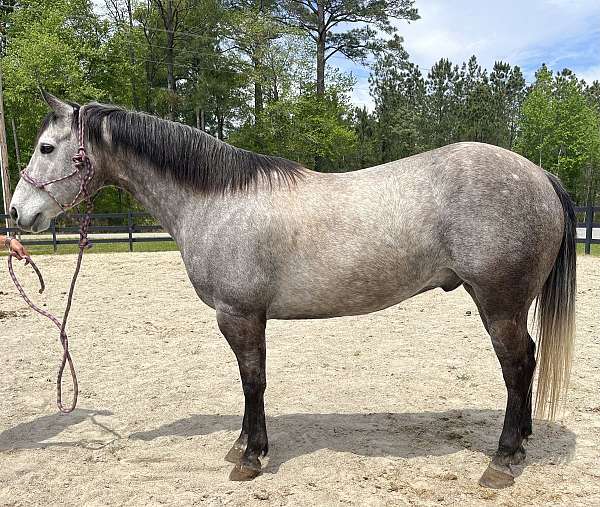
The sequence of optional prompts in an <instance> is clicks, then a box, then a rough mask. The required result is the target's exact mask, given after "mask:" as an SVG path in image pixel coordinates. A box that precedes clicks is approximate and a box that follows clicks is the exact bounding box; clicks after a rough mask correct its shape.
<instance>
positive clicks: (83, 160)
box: [21, 108, 94, 211]
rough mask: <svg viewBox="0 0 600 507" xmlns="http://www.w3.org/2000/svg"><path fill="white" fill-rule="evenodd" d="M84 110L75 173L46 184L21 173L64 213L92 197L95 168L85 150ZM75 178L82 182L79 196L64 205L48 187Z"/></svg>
mask: <svg viewBox="0 0 600 507" xmlns="http://www.w3.org/2000/svg"><path fill="white" fill-rule="evenodd" d="M82 110H83V108H79V109H78V110H77V115H78V123H79V126H78V138H79V148H78V150H77V153H76V154H75V155H74V156H73V158H72V161H73V171H72V172H71V173H69V174H67V175H66V176H62V177H60V178H55V179H53V180H49V181H45V182H43V181H40V180H38V179H36V178H34V177H33V176H31V175H30V174H28V173H27V172H26V169H23V170H22V171H21V178H23V179H24V180H25V181H26V182H27V183H29V184H30V185H32V186H34V187H35V188H38V189H40V190H43V191H44V192H46V193H47V194H48V195H49V196H50V197H52V199H53V200H54V202H55V203H56V204H58V206H59V207H60V209H61V210H62V211H67V210H69V209H71V208H73V207H75V206H77V205H78V204H79V203H80V202H81V201H83V200H85V201H88V202H89V201H90V197H91V196H90V193H89V189H88V185H89V183H90V181H91V180H92V178H93V177H94V168H93V166H92V163H91V162H90V159H89V157H88V155H87V153H86V150H85V130H84V123H83V113H82ZM73 176H79V182H80V183H79V191H78V192H77V195H76V196H75V197H74V199H73V200H72V201H71V202H70V203H68V204H63V203H61V202H60V201H59V200H58V199H57V198H56V197H55V196H54V195H53V194H52V192H51V191H50V189H49V188H48V186H49V185H52V184H53V183H58V182H59V181H65V180H68V179H70V178H72V177H73Z"/></svg>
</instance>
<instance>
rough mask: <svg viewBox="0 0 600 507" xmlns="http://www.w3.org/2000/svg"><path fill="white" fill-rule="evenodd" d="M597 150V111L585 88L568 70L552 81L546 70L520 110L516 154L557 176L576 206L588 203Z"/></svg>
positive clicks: (599, 125)
mask: <svg viewBox="0 0 600 507" xmlns="http://www.w3.org/2000/svg"><path fill="white" fill-rule="evenodd" d="M599 146H600V122H599V117H598V113H597V111H595V110H594V108H593V107H592V106H591V105H590V103H589V101H588V99H587V98H586V95H585V85H584V83H582V82H581V81H579V80H578V79H577V77H576V76H575V75H574V74H573V73H572V72H571V71H569V70H566V69H565V70H564V71H562V72H561V73H560V74H557V75H556V76H554V75H553V73H552V71H550V70H549V69H548V68H547V67H546V66H542V67H541V68H540V70H538V72H537V74H536V81H535V83H534V85H533V87H532V89H531V91H530V93H529V95H528V96H527V98H526V99H525V102H524V104H523V111H522V119H521V130H520V132H519V137H518V140H517V150H518V151H519V152H520V153H521V154H523V155H524V156H526V157H528V158H530V159H531V160H534V161H535V162H536V163H537V164H539V165H540V166H542V167H544V168H545V169H547V170H549V171H551V172H553V173H555V174H558V176H559V177H560V178H561V179H562V180H563V182H564V183H565V184H566V186H567V188H568V189H569V191H570V192H571V194H572V195H574V196H575V197H576V198H577V199H578V200H583V199H585V198H586V197H588V195H587V194H589V192H590V191H591V189H590V184H592V183H593V181H591V180H590V178H591V179H594V173H595V172H597V171H596V170H593V168H594V167H597V161H598V158H599V157H598V148H599Z"/></svg>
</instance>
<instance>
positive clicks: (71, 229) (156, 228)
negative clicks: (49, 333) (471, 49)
mask: <svg viewBox="0 0 600 507" xmlns="http://www.w3.org/2000/svg"><path fill="white" fill-rule="evenodd" d="M575 213H577V216H578V220H579V219H580V218H581V217H583V221H578V222H577V228H578V229H579V230H580V231H579V232H581V229H584V230H585V236H583V237H582V235H581V234H578V237H577V243H583V244H584V245H585V247H584V249H585V253H586V254H589V253H590V252H591V247H592V245H598V244H600V222H595V221H594V217H595V214H596V213H597V214H599V215H600V206H592V205H589V206H577V207H575ZM72 216H73V218H75V219H77V220H78V219H79V218H80V217H81V215H78V214H74V215H72ZM6 218H7V216H6V215H4V214H0V219H1V220H2V222H0V223H2V224H4V223H5V221H6ZM136 219H137V221H136ZM142 219H144V220H142ZM152 220H153V218H152V216H151V215H150V214H149V213H145V212H140V211H129V212H127V213H94V214H93V215H92V225H91V226H90V234H91V235H92V238H93V242H94V243H129V251H130V252H133V245H134V243H146V242H152V241H173V238H171V236H169V235H168V234H167V233H166V232H164V229H163V228H162V226H161V225H159V224H156V223H154V224H153V223H148V222H150V221H152ZM99 221H108V222H120V223H122V224H125V225H112V224H110V223H108V224H98V222H99ZM143 221H145V222H146V223H139V222H143ZM594 230H597V234H596V235H597V237H596V238H595V237H594ZM18 231H19V229H17V228H15V227H10V228H6V227H0V234H9V233H16V232H18ZM78 232H79V227H78V226H77V225H69V224H63V223H62V220H59V221H57V220H52V222H51V225H50V229H49V232H48V233H46V234H38V235H35V236H34V237H33V238H30V239H28V235H26V234H24V235H23V236H22V241H23V243H24V244H26V245H52V248H53V249H54V251H55V252H56V250H57V248H58V245H73V244H77V243H78V242H79V240H78V239H77V238H61V235H68V234H77V233H78ZM161 232H163V233H164V234H158V235H153V236H148V235H142V236H140V234H144V233H145V234H148V233H152V234H154V233H161ZM94 234H126V235H127V236H126V237H115V236H113V237H104V238H102V237H96V238H94V237H93V235H94ZM40 238H41V239H40Z"/></svg>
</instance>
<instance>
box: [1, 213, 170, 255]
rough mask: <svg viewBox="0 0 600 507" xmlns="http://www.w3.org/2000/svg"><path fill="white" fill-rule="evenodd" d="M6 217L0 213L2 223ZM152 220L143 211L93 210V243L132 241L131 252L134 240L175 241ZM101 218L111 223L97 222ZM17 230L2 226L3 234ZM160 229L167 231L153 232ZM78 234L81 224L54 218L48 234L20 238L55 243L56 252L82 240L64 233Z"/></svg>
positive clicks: (75, 215)
mask: <svg viewBox="0 0 600 507" xmlns="http://www.w3.org/2000/svg"><path fill="white" fill-rule="evenodd" d="M71 217H72V218H73V219H74V220H75V221H79V219H80V218H81V215H80V214H77V213H75V214H73V215H71ZM6 218H7V215H4V214H0V220H2V222H1V223H2V225H4V224H5V223H6ZM153 220H154V219H153V217H152V215H150V214H149V213H145V212H141V211H129V212H127V213H94V214H93V215H92V224H91V225H90V228H89V233H90V236H91V239H92V242H93V243H129V251H130V252H133V245H134V243H149V242H154V241H173V238H171V236H169V235H168V234H167V233H166V232H165V231H164V229H163V228H162V226H161V225H159V224H156V223H154V224H153V223H148V222H149V221H153ZM102 221H104V222H109V223H106V224H102V223H100V224H99V223H98V222H102ZM110 222H113V223H117V224H119V223H120V224H121V225H113V224H111V223H110ZM140 222H141V223H140ZM144 222H145V223H144ZM17 232H20V231H19V229H18V228H16V227H9V228H6V227H0V234H12V233H17ZM161 232H162V233H164V234H158V235H154V234H155V233H161ZM78 233H79V226H78V225H73V224H68V223H67V224H65V223H63V221H62V218H61V219H59V220H52V222H51V223H50V228H49V229H48V232H47V233H43V234H35V235H30V234H22V236H21V241H22V243H23V244H25V245H52V248H53V249H54V251H55V252H56V250H57V249H58V245H75V244H77V243H79V239H78V238H69V237H64V236H65V235H73V234H78ZM148 233H152V234H153V235H152V236H148V235H147V234H148ZM97 234H111V235H113V236H108V237H94V235H97ZM116 234H120V235H126V237H118V236H114V235H116ZM140 234H142V235H140ZM144 234H146V235H144ZM61 236H63V237H61Z"/></svg>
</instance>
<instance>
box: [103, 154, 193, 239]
mask: <svg viewBox="0 0 600 507" xmlns="http://www.w3.org/2000/svg"><path fill="white" fill-rule="evenodd" d="M115 162H116V163H115ZM109 180H110V183H113V184H115V185H117V186H119V187H121V188H123V189H125V190H127V191H128V192H129V193H130V194H131V195H133V197H134V198H135V199H136V200H138V201H139V202H140V203H141V204H142V205H143V206H144V208H145V209H146V210H147V211H148V212H149V213H150V214H151V215H153V216H154V217H155V218H157V219H158V220H159V221H160V223H161V225H162V226H163V227H164V228H165V230H167V232H169V234H171V236H173V237H174V238H175V239H176V240H178V238H180V235H181V229H182V226H183V222H184V217H185V212H186V208H189V206H193V205H194V204H193V202H194V201H195V200H198V196H197V195H194V194H193V193H192V192H191V190H190V189H187V188H185V187H183V186H182V185H180V184H178V183H177V182H175V180H174V179H172V178H169V177H168V176H164V175H161V174H159V172H158V171H156V170H155V169H153V168H152V167H151V165H150V163H149V162H146V161H143V160H140V159H139V158H137V157H135V156H128V157H126V158H123V159H121V160H118V161H114V160H113V164H112V166H111V175H110V178H109Z"/></svg>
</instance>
